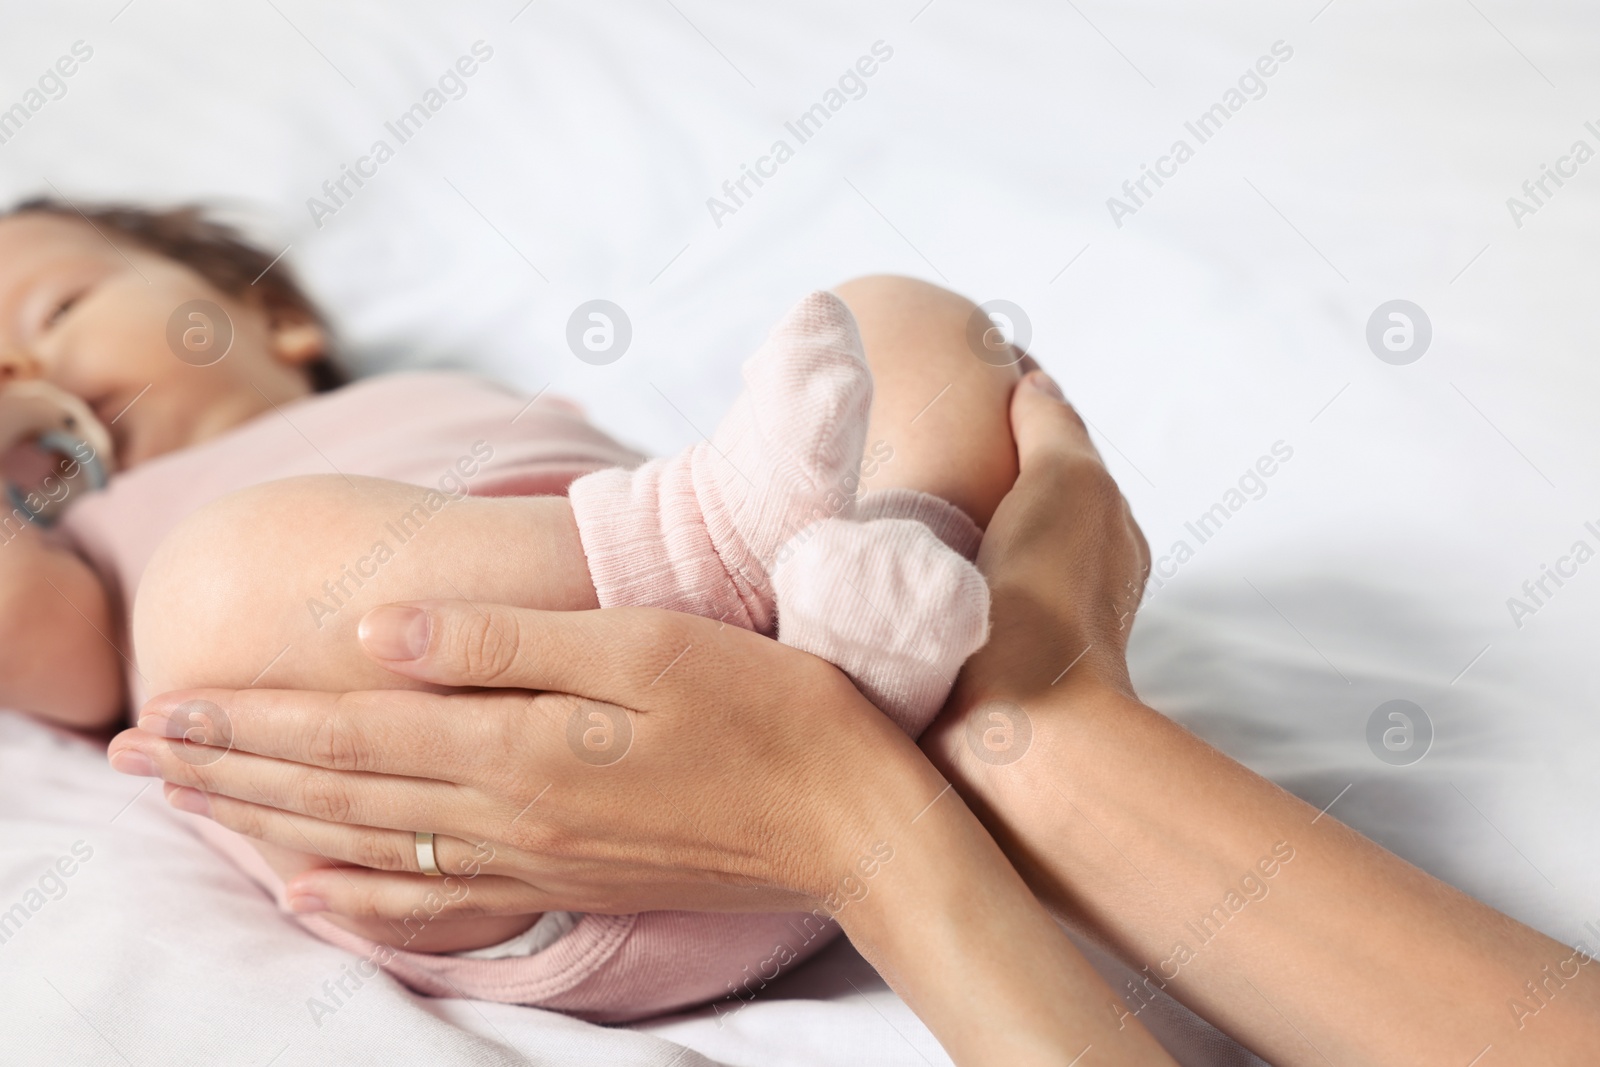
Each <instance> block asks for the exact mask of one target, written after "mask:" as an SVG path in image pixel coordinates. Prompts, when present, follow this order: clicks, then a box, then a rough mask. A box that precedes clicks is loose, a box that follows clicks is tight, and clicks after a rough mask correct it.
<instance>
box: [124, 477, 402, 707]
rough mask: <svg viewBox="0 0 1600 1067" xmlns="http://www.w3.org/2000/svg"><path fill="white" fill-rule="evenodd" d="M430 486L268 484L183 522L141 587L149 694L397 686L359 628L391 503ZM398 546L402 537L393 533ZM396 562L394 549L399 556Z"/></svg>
mask: <svg viewBox="0 0 1600 1067" xmlns="http://www.w3.org/2000/svg"><path fill="white" fill-rule="evenodd" d="M426 493H427V490H424V489H420V488H415V487H412V486H402V485H397V484H396V483H390V482H381V481H378V480H376V479H346V478H343V477H341V476H337V475H328V476H320V475H319V476H308V477H301V478H290V479H284V480H282V481H276V482H268V483H264V484H262V485H258V486H252V487H250V488H248V489H244V490H241V491H239V492H236V493H233V494H230V495H229V496H226V497H223V498H221V499H220V500H216V501H213V502H212V503H210V504H207V505H206V506H205V507H203V508H201V509H199V510H198V511H196V512H195V513H194V514H192V515H190V516H188V517H187V518H185V519H184V520H183V521H182V522H180V523H179V524H178V525H177V526H176V527H175V528H174V529H173V531H172V532H171V533H170V534H169V535H168V536H167V538H166V539H165V540H164V541H163V542H162V543H161V546H160V547H159V548H158V549H157V551H156V553H155V555H154V556H153V557H152V558H151V560H150V563H149V566H148V567H146V569H145V572H144V574H143V576H142V577H141V579H140V582H139V589H138V593H137V595H136V597H135V601H134V609H133V624H132V637H133V646H134V652H135V656H136V657H137V663H138V666H139V670H140V673H141V676H142V679H143V682H144V684H145V686H146V687H147V688H148V692H147V693H146V694H145V695H150V694H153V693H158V692H162V691H164V690H167V689H172V688H184V687H189V686H199V685H206V686H221V687H225V688H239V687H244V686H250V685H255V684H260V685H266V686H277V687H286V688H287V687H294V688H316V687H320V686H323V685H329V684H330V683H331V682H333V681H335V680H337V681H340V682H342V683H345V684H343V685H342V687H343V688H347V689H349V688H359V687H362V686H361V684H360V683H362V682H365V683H368V684H370V685H371V686H372V687H378V686H386V687H391V688H392V687H394V686H395V685H396V684H397V683H399V682H400V681H401V680H400V679H399V678H398V677H397V676H395V675H392V674H389V673H388V672H387V671H383V670H382V668H380V667H378V666H377V665H376V664H375V663H373V662H372V661H370V660H368V659H367V658H366V657H365V656H364V655H362V654H361V652H360V649H359V646H358V645H357V643H356V640H355V627H356V623H357V621H358V620H359V619H360V615H361V613H362V612H364V611H365V606H364V605H363V604H362V603H361V601H362V600H363V599H364V598H363V597H362V595H361V594H362V592H363V587H364V586H365V585H366V584H367V582H368V579H363V578H362V577H361V574H362V573H366V574H368V575H369V576H371V577H376V575H377V570H376V568H377V566H379V564H378V562H377V561H376V559H375V556H376V555H379V554H381V553H375V552H374V551H373V548H374V546H375V544H376V542H378V541H379V540H381V539H382V537H383V531H382V526H383V523H382V521H381V520H379V519H378V518H377V516H378V515H381V514H383V513H384V507H385V505H387V507H388V510H392V511H394V512H395V513H396V514H397V515H399V514H402V513H403V508H402V505H404V504H408V503H411V502H412V498H413V497H415V498H418V499H420V498H422V497H424V496H425V495H426ZM389 539H390V540H391V541H392V540H393V539H394V538H393V535H389ZM388 551H389V554H390V555H392V553H393V548H392V547H391V548H390V549H389V550H388Z"/></svg>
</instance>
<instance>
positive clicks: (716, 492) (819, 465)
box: [568, 292, 872, 633]
mask: <svg viewBox="0 0 1600 1067" xmlns="http://www.w3.org/2000/svg"><path fill="white" fill-rule="evenodd" d="M744 380H745V390H744V392H743V393H741V394H740V396H739V399H738V400H737V401H735V403H734V406H733V410H732V411H731V412H729V414H728V416H727V418H725V419H724V420H723V421H722V423H721V425H719V426H718V427H717V430H716V433H715V434H713V436H712V437H711V439H710V440H709V441H701V442H700V443H699V444H697V445H694V446H693V447H691V448H690V449H689V450H688V451H687V452H684V453H682V454H680V455H677V456H673V457H672V458H670V459H657V460H652V461H650V462H649V463H646V464H645V465H644V466H642V467H640V468H638V469H637V470H631V471H627V470H605V471H597V472H596V473H594V474H590V475H588V476H586V477H583V478H580V479H578V480H577V481H576V482H574V483H573V484H572V488H571V489H570V490H569V492H568V496H569V497H570V498H571V500H572V511H573V515H574V516H575V517H576V519H577V523H578V532H579V536H580V537H581V539H582V542H583V551H584V555H585V556H586V557H587V558H588V562H589V574H590V576H591V578H593V580H594V587H595V591H596V592H597V593H598V594H599V598H600V606H601V607H612V606H618V605H635V606H650V607H659V608H668V609H670V610H673V611H683V612H689V613H692V614H695V615H704V616H708V617H710V618H713V619H725V620H727V621H728V622H731V623H734V624H736V625H739V626H743V627H746V628H747V629H752V630H757V631H760V632H762V633H771V632H772V629H773V625H774V614H773V591H772V579H771V571H772V567H773V566H774V564H775V562H776V557H777V554H778V550H779V549H780V548H781V547H782V546H783V545H784V543H785V542H787V541H789V540H790V539H791V538H793V537H794V536H795V535H796V534H798V533H799V532H800V531H801V530H803V529H805V528H806V527H807V526H809V525H811V524H812V523H813V522H816V521H817V520H818V519H822V518H826V517H828V516H831V515H845V514H849V513H850V512H851V510H852V508H853V503H854V501H853V493H854V490H855V488H856V477H857V474H858V469H859V465H860V462H861V452H862V446H863V444H864V442H865V438H866V427H867V412H868V409H869V408H870V407H871V404H872V376H871V374H870V373H869V372H868V370H867V364H866V357H865V355H864V354H863V353H862V350H861V337H860V334H859V333H858V332H857V331H856V324H855V318H854V316H852V315H851V314H850V309H849V308H847V307H845V305H844V302H843V301H841V300H840V299H839V298H838V297H836V296H834V295H833V294H832V293H824V292H818V293H813V294H811V295H810V296H808V297H806V298H805V299H804V300H802V301H801V302H800V303H799V304H797V305H796V306H795V307H794V308H793V309H792V310H791V311H790V312H789V313H788V314H787V315H785V316H784V318H783V320H782V321H781V322H779V323H778V325H777V327H776V328H775V329H774V330H773V331H772V334H771V336H769V337H768V338H767V340H766V343H765V344H763V345H762V346H761V349H760V351H758V352H757V353H756V354H755V355H754V356H753V357H752V358H751V359H750V360H749V361H748V362H747V363H746V364H745V365H744Z"/></svg>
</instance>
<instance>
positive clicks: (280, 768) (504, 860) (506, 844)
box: [111, 601, 943, 916]
mask: <svg viewBox="0 0 1600 1067" xmlns="http://www.w3.org/2000/svg"><path fill="white" fill-rule="evenodd" d="M362 637H363V641H364V643H365V644H366V645H367V647H368V650H369V652H371V653H372V654H374V656H375V657H376V658H378V659H380V661H382V662H384V663H385V665H386V666H388V667H389V668H390V669H391V670H393V671H395V672H396V673H399V674H404V675H407V676H409V677H412V678H417V679H421V680H424V681H429V682H434V683H439V684H442V685H448V686H492V687H495V689H493V690H487V691H476V692H460V693H451V694H448V695H436V694H430V693H422V692H409V691H377V692H362V693H348V694H332V693H307V692H298V691H274V690H239V691H224V690H188V691H183V692H178V693H169V694H165V695H163V696H161V697H158V698H156V699H154V700H152V701H151V702H150V703H149V704H147V705H146V707H145V708H144V711H143V714H142V716H141V718H140V719H139V726H138V728H136V729H134V730H130V731H127V732H125V733H123V734H122V735H120V736H119V737H118V738H117V739H116V740H115V741H114V742H113V744H112V751H111V758H112V762H113V764H116V763H117V762H118V756H119V754H120V753H122V752H124V751H126V750H130V749H131V750H136V751H138V752H139V753H141V754H143V755H145V756H146V757H148V758H149V759H150V760H151V761H152V762H153V763H154V764H155V767H156V772H157V774H158V775H159V776H160V777H162V778H165V779H166V780H167V781H168V782H169V783H171V784H169V785H168V787H167V788H168V791H169V797H170V799H171V800H172V801H173V802H174V804H175V806H178V807H181V808H185V809H188V810H199V811H200V812H201V813H202V814H209V815H210V817H211V818H213V819H215V820H216V821H217V822H218V823H220V824H222V825H224V826H227V827H229V828H231V829H234V830H237V831H239V832H241V833H244V834H247V835H249V836H252V837H256V838H260V839H263V840H266V841H271V842H275V843H278V844H281V845H284V846H286V847H289V848H294V849H299V850H302V851H304V850H306V849H307V847H308V845H309V846H310V847H312V848H315V849H316V850H318V851H320V852H321V853H323V854H324V855H325V856H327V857H329V858H331V859H334V860H337V861H342V862H345V863H350V864H356V865H358V866H359V867H365V868H373V870H359V869H352V868H341V869H338V870H330V869H322V870H317V871H310V872H306V873H304V874H302V875H300V876H298V877H297V878H296V879H294V881H292V882H291V883H290V885H289V887H288V889H287V892H286V896H287V898H288V899H289V901H290V904H291V907H295V908H297V909H298V910H320V909H321V908H322V907H327V908H329V909H330V910H333V911H335V912H339V913H342V914H347V915H384V916H395V915H405V914H408V913H409V912H410V910H411V909H412V908H414V907H416V905H417V902H418V901H419V900H421V899H422V898H423V897H424V896H426V895H427V894H428V893H429V892H430V891H431V890H432V889H433V888H434V886H435V885H436V883H434V882H433V881H432V880H431V879H429V878H426V877H425V876H423V875H421V874H420V873H416V872H418V865H417V858H416V850H415V832H416V831H418V830H428V831H432V832H434V833H435V835H436V837H435V851H436V854H437V857H438V864H439V866H440V868H441V869H442V870H444V871H445V872H446V873H455V874H459V875H465V876H469V877H472V878H473V882H472V891H471V892H470V893H469V894H468V895H467V896H466V898H465V899H464V900H463V901H462V902H461V904H460V905H457V906H454V907H453V908H452V914H453V915H458V916H459V915H470V914H516V913H526V912H535V911H544V910H582V911H590V912H615V913H626V912H633V911H641V910H655V909H664V908H673V909H692V910H721V911H737V910H752V911H778V910H787V909H790V908H796V909H798V908H802V907H810V906H811V902H812V901H815V900H825V899H826V898H827V897H828V896H829V895H830V890H831V887H832V885H833V884H835V883H836V882H837V879H838V877H839V875H840V873H841V872H848V871H849V870H850V869H851V865H852V864H853V863H854V862H855V860H856V857H857V853H858V852H859V851H860V849H861V848H863V847H865V846H866V845H867V844H868V843H870V841H871V840H873V838H872V836H871V826H872V824H873V821H874V820H875V819H878V818H879V817H880V816H885V815H887V816H890V817H894V818H901V819H903V818H904V817H905V814H906V812H910V813H914V812H915V811H916V810H917V809H918V808H920V807H922V806H923V805H925V804H926V803H927V802H928V801H929V800H930V799H931V798H932V797H933V796H934V795H936V794H937V793H938V792H939V790H940V789H941V788H942V786H943V782H942V781H941V780H940V779H939V778H938V776H937V774H936V773H935V772H934V771H933V769H932V768H931V767H930V766H929V765H928V764H927V762H926V761H925V760H923V759H922V758H921V757H920V755H919V754H918V753H917V752H916V750H915V749H914V748H913V747H912V745H911V742H910V741H909V740H908V739H907V738H906V737H905V736H904V735H903V734H901V733H900V732H899V731H898V730H897V729H895V728H894V726H893V724H892V723H890V721H889V720H888V719H887V718H886V717H884V716H883V715H881V714H880V713H879V712H878V711H877V709H875V708H874V707H872V705H871V704H869V703H868V702H867V701H866V700H865V698H863V697H862V696H861V695H860V694H859V693H857V692H856V690H855V688H854V687H853V686H852V685H851V684H850V682H849V680H848V679H847V678H845V677H844V676H843V675H842V674H840V673H839V672H838V671H837V670H835V669H834V668H833V667H832V666H830V665H829V664H827V663H825V662H823V661H822V660H819V659H816V658H815V657H812V656H809V655H807V654H805V653H802V652H798V651H795V650H794V649H790V648H787V647H784V646H782V645H779V644H777V643H775V642H773V641H770V640H768V639H766V638H763V637H760V636H757V635H755V634H752V633H749V632H747V631H744V630H740V629H737V628H733V627H727V626H723V625H720V624H718V623H715V622H712V621H710V620H706V619H701V618H696V617H693V616H688V615H678V614H673V613H669V612H661V611H652V610H648V609H613V610H610V611H605V612H542V611H531V610H521V609H514V608H506V607H498V606H496V607H477V606H474V605H470V604H467V603H465V602H460V601H436V602H426V603H419V604H414V605H390V606H386V607H384V608H379V609H375V610H374V611H373V612H372V613H370V614H369V615H368V616H367V618H366V619H365V620H363V624H362ZM413 642H414V645H413V644H412V643H413ZM506 687H516V688H506ZM529 690H555V691H556V692H529ZM568 693H580V694H583V695H582V696H571V695H566V694H568ZM197 702H198V703H197ZM197 719H204V720H205V721H207V722H208V723H209V725H210V731H209V738H207V739H204V740H208V741H209V742H210V747H204V746H201V745H196V744H194V743H192V741H191V740H183V739H181V738H183V737H184V735H185V728H186V727H188V726H189V725H190V724H191V723H193V722H194V721H196V720H197ZM191 736H192V734H191ZM819 739H822V741H823V742H824V743H819ZM897 771H898V773H897ZM900 808H905V809H906V812H900V811H899V810H898V809H900ZM887 809H894V810H893V811H892V812H891V811H889V810H887Z"/></svg>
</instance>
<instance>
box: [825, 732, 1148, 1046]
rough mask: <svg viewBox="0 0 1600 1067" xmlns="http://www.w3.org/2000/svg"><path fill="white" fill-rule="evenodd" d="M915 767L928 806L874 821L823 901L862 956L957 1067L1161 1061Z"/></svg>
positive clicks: (971, 824) (957, 809)
mask: <svg viewBox="0 0 1600 1067" xmlns="http://www.w3.org/2000/svg"><path fill="white" fill-rule="evenodd" d="M918 762H921V764H922V768H923V769H924V770H925V774H924V775H922V779H923V782H922V784H923V785H924V786H925V788H924V789H922V790H921V791H920V796H931V797H932V798H933V799H931V800H930V801H929V802H928V803H927V804H926V805H921V810H920V811H917V812H915V813H914V814H913V813H912V811H911V808H910V807H909V806H906V807H905V810H904V811H901V812H899V813H897V814H890V815H889V816H887V817H886V818H885V820H884V821H883V822H882V823H881V825H880V830H879V836H880V840H878V841H876V842H875V843H874V845H875V847H874V850H873V852H872V855H871V859H870V862H867V863H863V864H861V865H859V866H858V868H856V869H852V870H850V871H849V873H848V874H847V875H846V876H845V878H844V879H842V880H841V882H840V891H841V892H840V893H839V896H838V899H837V900H836V901H835V902H833V903H834V904H837V905H839V910H838V911H837V913H836V917H837V919H838V920H839V923H840V925H841V926H843V927H844V930H845V932H846V933H847V934H848V935H849V936H850V939H851V941H852V942H853V943H854V944H855V945H856V947H857V948H858V949H859V950H860V951H861V953H862V954H863V955H864V956H865V957H866V958H867V959H868V960H869V961H870V962H871V963H872V964H873V966H875V967H876V968H877V969H878V971H879V973H880V974H882V975H883V977H884V979H885V980H886V981H888V982H889V984H890V985H891V986H893V987H894V989H895V991H896V992H898V993H899V994H900V995H901V996H902V997H903V998H904V999H905V1001H906V1003H907V1004H909V1005H910V1006H911V1008H912V1010H913V1011H915V1012H916V1013H917V1015H918V1017H920V1018H921V1019H922V1021H923V1022H924V1023H925V1024H926V1025H927V1026H928V1028H929V1029H930V1030H932V1031H933V1033H934V1035H935V1036H936V1037H937V1038H938V1039H939V1042H940V1044H942V1045H943V1046H944V1048H945V1050H946V1051H947V1052H949V1053H950V1056H951V1058H952V1059H954V1060H955V1061H956V1062H957V1063H958V1064H962V1065H963V1067H966V1065H972V1064H997V1065H1003V1067H1025V1065H1030V1064H1063V1063H1068V1062H1074V1063H1075V1062H1078V1059H1079V1058H1083V1059H1084V1062H1086V1063H1087V1062H1093V1063H1104V1064H1170V1063H1171V1062H1172V1060H1171V1059H1170V1058H1169V1057H1168V1056H1167V1054H1166V1053H1165V1052H1164V1051H1163V1050H1162V1048H1161V1046H1160V1045H1159V1044H1157V1043H1156V1041H1155V1040H1154V1038H1152V1037H1151V1036H1150V1034H1149V1032H1148V1031H1146V1030H1145V1029H1144V1027H1143V1026H1142V1025H1141V1024H1140V1023H1139V1022H1138V1021H1137V1020H1135V1019H1132V1018H1128V1017H1126V1016H1125V1015H1122V1014H1119V1013H1117V1012H1115V1011H1113V1010H1112V1006H1113V1005H1114V1004H1116V1003H1117V997H1116V994H1115V993H1113V992H1112V991H1111V989H1110V988H1109V987H1108V986H1107V985H1106V983H1105V981H1104V979H1102V978H1101V977H1100V975H1099V974H1098V973H1097V972H1096V971H1095V970H1094V969H1093V967H1091V966H1090V964H1089V962H1088V961H1087V960H1086V959H1085V958H1084V957H1083V955H1082V954H1081V953H1080V952H1078V950H1077V949H1076V948H1075V947H1074V946H1073V945H1072V943H1071V942H1070V941H1068V940H1067V938H1066V936H1065V935H1064V934H1063V933H1062V931H1061V929H1060V927H1058V926H1057V925H1056V923H1055V921H1054V920H1053V919H1052V918H1051V917H1050V915H1049V914H1048V913H1047V912H1046V911H1045V909H1044V908H1043V907H1042V906H1041V905H1040V903H1039V902H1038V901H1037V900H1036V899H1035V898H1034V896H1033V894H1032V893H1030V892H1029V890H1028V887H1027V885H1026V884H1025V883H1024V882H1023V880H1022V878H1021V877H1020V876H1018V874H1017V873H1016V871H1015V869H1014V868H1013V867H1012V866H1011V865H1010V863H1008V862H1007V861H1006V858H1005V856H1004V854H1003V853H1002V852H1001V851H1000V849H999V847H998V846H997V845H996V844H995V842H994V839H993V838H991V837H990V836H989V834H988V833H987V832H986V831H985V830H984V828H983V826H982V825H981V824H980V823H979V822H978V820H977V819H976V818H975V817H974V816H973V814H972V812H971V811H970V810H969V809H968V808H967V807H966V805H965V804H964V803H963V802H962V800H961V798H960V796H959V795H957V794H956V793H955V792H954V791H947V792H940V791H938V790H939V787H940V784H941V783H939V782H938V780H937V777H936V775H934V773H933V770H932V768H930V767H928V766H927V764H926V762H923V761H920V760H919V761H918ZM885 770H887V768H885ZM885 777H888V776H887V775H885ZM901 777H904V776H901ZM903 795H905V796H906V797H907V798H909V796H910V795H911V794H903ZM836 862H837V861H836ZM830 910H831V908H830ZM1090 1050H1093V1056H1092V1057H1087V1058H1085V1057H1084V1054H1085V1053H1087V1052H1089V1051H1090Z"/></svg>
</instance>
